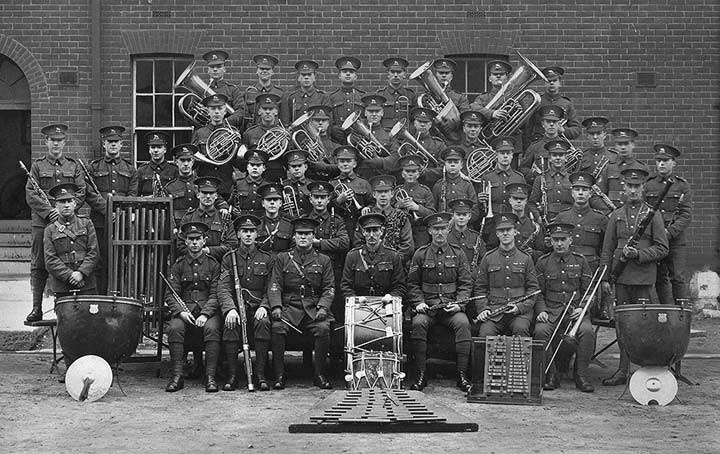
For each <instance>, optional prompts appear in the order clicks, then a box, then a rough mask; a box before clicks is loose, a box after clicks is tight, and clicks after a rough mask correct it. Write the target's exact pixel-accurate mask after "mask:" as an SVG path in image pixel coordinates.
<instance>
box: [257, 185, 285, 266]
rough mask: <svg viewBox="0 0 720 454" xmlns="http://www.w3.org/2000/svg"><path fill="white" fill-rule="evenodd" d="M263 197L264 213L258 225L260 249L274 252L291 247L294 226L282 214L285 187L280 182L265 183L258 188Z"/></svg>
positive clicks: (275, 253)
mask: <svg viewBox="0 0 720 454" xmlns="http://www.w3.org/2000/svg"><path fill="white" fill-rule="evenodd" d="M258 194H260V197H262V206H263V215H262V217H261V218H260V225H259V226H258V237H257V244H258V249H260V250H261V251H266V252H270V253H272V255H273V256H276V255H277V253H278V252H281V251H287V250H288V249H290V245H291V240H292V234H293V228H292V224H291V223H290V220H289V219H287V218H286V217H285V216H283V215H282V213H281V211H280V207H281V206H282V201H283V187H282V186H281V185H280V184H279V183H265V184H264V185H262V186H260V187H259V188H258Z"/></svg>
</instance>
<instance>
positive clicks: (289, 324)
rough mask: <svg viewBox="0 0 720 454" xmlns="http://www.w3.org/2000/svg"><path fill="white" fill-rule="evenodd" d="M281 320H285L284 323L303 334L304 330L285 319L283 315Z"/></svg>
mask: <svg viewBox="0 0 720 454" xmlns="http://www.w3.org/2000/svg"><path fill="white" fill-rule="evenodd" d="M280 321H281V322H283V323H285V324H286V325H287V326H289V327H290V328H292V329H294V330H295V331H297V332H298V334H302V331H300V330H299V329H297V328H296V327H295V325H293V324H292V323H290V322H289V321H287V320H285V319H284V318H282V317H281V318H280Z"/></svg>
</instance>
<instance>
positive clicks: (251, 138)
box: [243, 93, 281, 151]
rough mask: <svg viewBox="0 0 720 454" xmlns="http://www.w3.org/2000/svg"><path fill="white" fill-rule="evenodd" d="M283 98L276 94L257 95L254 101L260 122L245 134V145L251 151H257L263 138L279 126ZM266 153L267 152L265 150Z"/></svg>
mask: <svg viewBox="0 0 720 454" xmlns="http://www.w3.org/2000/svg"><path fill="white" fill-rule="evenodd" d="M280 101H281V98H280V96H278V95H276V94H274V93H264V94H261V95H257V97H256V98H255V100H254V101H253V105H254V106H255V107H254V108H255V110H256V111H257V116H258V121H257V123H256V124H255V125H254V126H251V127H249V128H248V129H247V130H245V133H244V134H243V143H244V144H245V146H246V147H247V148H248V149H250V150H255V149H257V146H258V143H259V142H260V139H261V138H262V136H264V135H265V133H267V132H268V131H269V130H271V129H273V128H277V127H278V126H279V124H280V123H279V121H278V115H279V112H280V111H279V106H280ZM263 151H265V150H263Z"/></svg>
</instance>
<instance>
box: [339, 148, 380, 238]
mask: <svg viewBox="0 0 720 454" xmlns="http://www.w3.org/2000/svg"><path fill="white" fill-rule="evenodd" d="M334 153H335V161H336V162H337V166H338V170H340V175H339V176H338V178H337V179H334V180H330V184H331V185H332V186H333V188H335V191H334V194H333V195H334V200H333V205H334V206H335V209H336V210H337V211H336V213H337V214H338V215H339V216H341V217H343V218H344V219H345V222H346V227H347V230H348V235H349V236H350V238H352V237H353V235H354V234H355V223H356V222H357V218H358V216H360V214H361V213H360V210H361V209H362V208H363V207H364V206H366V205H368V204H369V203H370V196H371V192H372V187H371V186H370V183H368V181H367V180H366V179H364V178H362V177H359V176H358V175H357V174H356V173H355V167H356V166H357V162H358V159H359V158H360V153H359V152H358V150H357V148H355V147H352V146H340V147H337V148H335V152H334Z"/></svg>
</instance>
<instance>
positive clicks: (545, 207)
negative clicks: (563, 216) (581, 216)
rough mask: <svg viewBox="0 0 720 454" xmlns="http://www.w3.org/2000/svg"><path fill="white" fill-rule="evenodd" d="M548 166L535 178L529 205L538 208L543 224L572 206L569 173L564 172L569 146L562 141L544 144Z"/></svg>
mask: <svg viewBox="0 0 720 454" xmlns="http://www.w3.org/2000/svg"><path fill="white" fill-rule="evenodd" d="M545 150H546V151H547V153H548V156H549V160H550V165H548V168H547V170H545V171H544V172H543V173H541V174H540V176H538V177H537V178H535V182H534V183H533V188H532V193H531V194H530V203H532V204H535V205H537V206H538V208H540V212H541V214H542V216H543V222H545V223H546V224H547V221H549V220H552V219H555V216H557V214H558V213H559V212H561V211H563V210H567V209H568V208H570V207H571V206H572V204H573V198H572V195H571V191H570V172H568V171H567V170H565V163H566V162H567V153H568V150H570V144H569V143H568V142H566V141H564V140H553V141H550V142H548V143H546V144H545Z"/></svg>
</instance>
